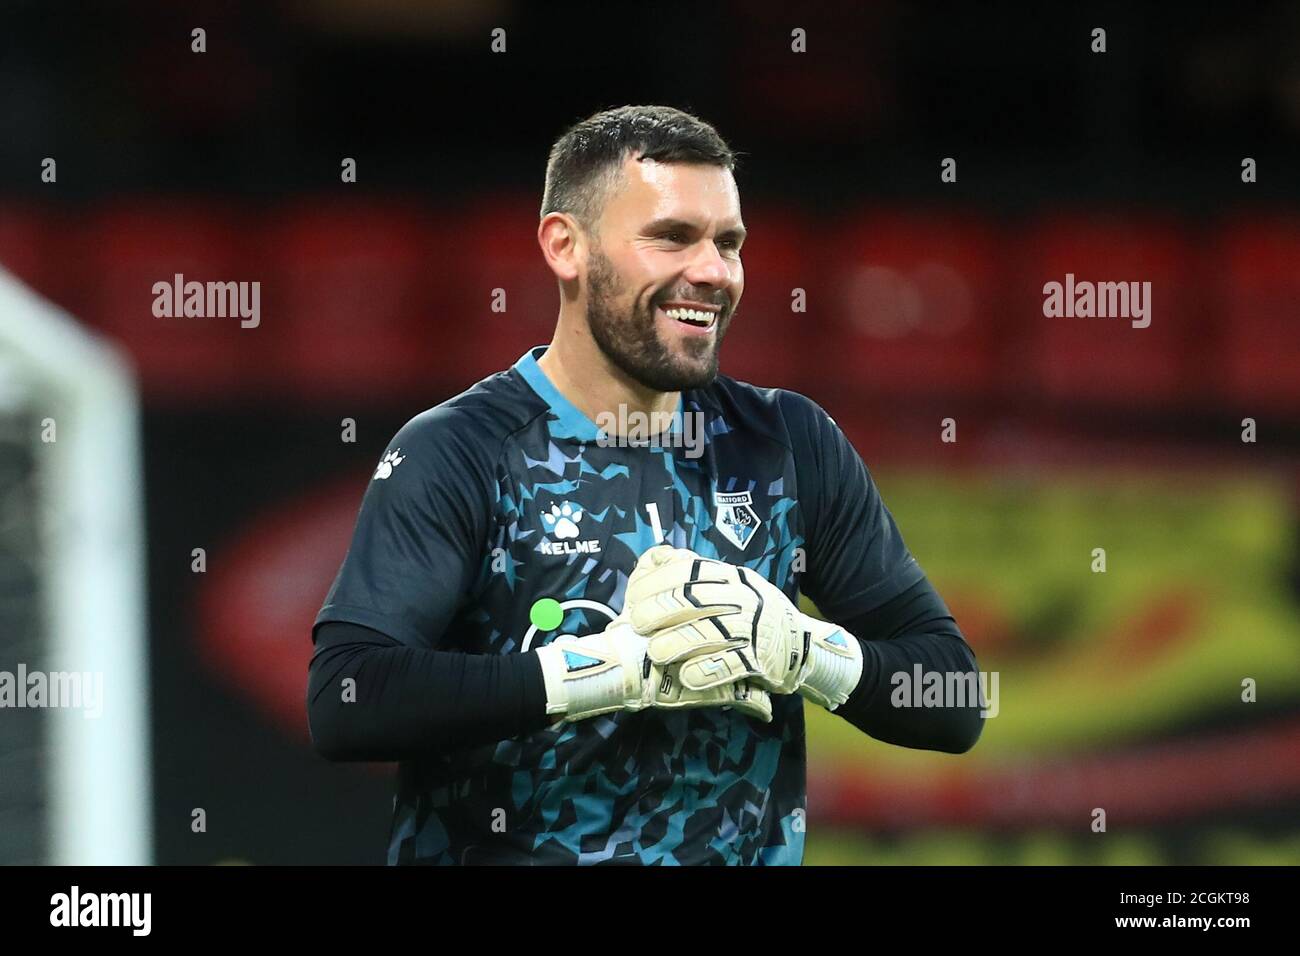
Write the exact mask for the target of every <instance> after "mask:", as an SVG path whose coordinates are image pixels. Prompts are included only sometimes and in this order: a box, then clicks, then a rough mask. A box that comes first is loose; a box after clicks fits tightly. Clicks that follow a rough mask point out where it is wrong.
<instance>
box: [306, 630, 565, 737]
mask: <svg viewBox="0 0 1300 956" xmlns="http://www.w3.org/2000/svg"><path fill="white" fill-rule="evenodd" d="M348 680H351V681H352V682H353V683H352V684H347V683H345V682H346V681H348ZM307 716H308V723H309V726H310V729H311V735H312V741H313V744H314V745H315V747H316V750H317V752H319V753H320V754H321V755H322V756H324V757H326V758H327V759H329V760H373V761H392V760H407V759H412V758H415V757H419V756H422V755H427V754H429V753H432V752H439V751H449V750H459V749H462V748H467V747H473V746H477V745H481V744H487V743H493V742H495V741H498V740H506V739H509V738H513V737H518V736H521V735H524V734H527V733H531V732H532V731H535V730H539V729H541V728H543V727H545V726H546V725H547V723H548V722H549V721H550V720H552V719H553V718H550V717H548V716H547V715H546V690H545V687H544V685H543V682H542V672H541V666H540V665H539V663H538V660H537V655H536V654H535V653H528V654H504V655H495V654H491V655H488V654H466V653H460V652H456V651H436V650H424V649H421V648H415V647H409V646H405V645H403V644H401V643H399V642H398V641H395V640H393V639H392V638H390V637H387V636H386V635H384V634H381V633H379V632H378V631H374V630H371V629H370V628H366V627H362V626H360V625H357V624H350V623H346V622H331V623H325V624H322V625H321V626H320V627H319V628H317V632H316V651H315V654H314V655H313V656H312V660H311V665H310V667H309V671H308V682H307Z"/></svg>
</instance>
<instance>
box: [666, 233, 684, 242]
mask: <svg viewBox="0 0 1300 956" xmlns="http://www.w3.org/2000/svg"><path fill="white" fill-rule="evenodd" d="M664 238H665V239H667V240H668V241H669V242H685V241H686V237H685V236H683V235H682V234H681V233H680V232H666V233H664Z"/></svg>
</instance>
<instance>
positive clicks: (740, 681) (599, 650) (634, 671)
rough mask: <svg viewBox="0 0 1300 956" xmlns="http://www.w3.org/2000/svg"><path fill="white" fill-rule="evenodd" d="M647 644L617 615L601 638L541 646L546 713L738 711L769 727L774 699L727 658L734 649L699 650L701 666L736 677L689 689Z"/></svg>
mask: <svg viewBox="0 0 1300 956" xmlns="http://www.w3.org/2000/svg"><path fill="white" fill-rule="evenodd" d="M648 645H649V641H648V640H647V639H646V638H645V637H642V636H641V635H640V634H637V633H636V631H634V630H633V629H632V627H631V625H630V624H628V623H627V621H626V620H624V619H623V618H622V617H619V618H616V619H615V620H614V621H612V622H611V623H610V624H609V626H608V627H607V628H605V630H604V631H602V632H601V633H599V634H588V635H586V636H585V637H574V636H570V635H566V636H564V637H560V638H557V639H556V640H554V641H552V642H551V643H550V644H547V645H545V646H544V647H539V648H538V649H537V656H538V658H539V659H540V660H541V663H542V679H543V681H544V682H545V684H546V712H547V713H548V714H562V715H563V716H564V719H565V720H570V721H572V720H582V719H584V718H587V717H594V716H596V715H597V714H607V713H610V712H612V711H618V710H629V711H638V710H644V709H646V708H647V707H660V708H665V709H668V710H680V709H687V708H694V707H735V708H736V709H737V710H739V711H741V712H742V713H744V714H746V715H748V716H750V717H755V718H757V719H758V720H761V721H762V722H763V723H765V724H766V723H771V721H772V699H771V697H769V696H768V693H767V691H765V690H763V689H762V688H761V687H757V686H754V685H753V684H752V683H751V682H750V681H748V680H745V679H744V674H743V673H742V669H741V668H740V667H738V666H737V664H736V662H734V661H731V660H730V659H729V658H730V657H731V656H733V655H734V654H735V652H734V651H718V652H701V653H702V655H703V656H702V657H701V659H700V660H701V666H707V667H711V668H715V669H716V670H717V671H719V672H721V673H729V674H735V676H734V677H732V678H731V679H730V680H726V681H722V680H719V681H716V682H714V683H711V684H710V685H709V686H708V687H699V688H688V687H685V686H683V684H682V682H681V681H680V680H679V679H678V675H677V668H676V667H661V666H659V665H657V664H655V663H654V662H653V661H651V660H650V656H649V654H648V652H647V647H648ZM710 662H711V663H710Z"/></svg>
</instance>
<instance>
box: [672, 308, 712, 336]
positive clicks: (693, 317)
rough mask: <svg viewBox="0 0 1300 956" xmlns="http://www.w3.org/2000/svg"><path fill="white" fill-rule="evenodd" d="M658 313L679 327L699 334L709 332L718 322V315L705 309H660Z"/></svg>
mask: <svg viewBox="0 0 1300 956" xmlns="http://www.w3.org/2000/svg"><path fill="white" fill-rule="evenodd" d="M659 311H660V312H662V313H663V314H664V315H666V316H667V317H668V318H669V319H671V320H673V321H674V322H676V323H678V324H679V325H684V326H686V327H687V328H690V329H695V330H698V331H701V332H707V331H709V330H710V329H712V328H713V326H714V325H715V324H716V323H717V321H718V313H717V312H710V311H708V310H706V309H691V308H686V307H682V306H674V307H672V308H669V309H665V308H662V307H661V308H660V309H659Z"/></svg>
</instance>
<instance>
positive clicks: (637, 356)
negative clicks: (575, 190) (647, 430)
mask: <svg viewBox="0 0 1300 956" xmlns="http://www.w3.org/2000/svg"><path fill="white" fill-rule="evenodd" d="M587 285H588V291H587V326H588V327H589V328H590V329H591V336H592V338H593V339H595V341H596V345H597V346H598V347H599V348H600V350H601V352H603V353H604V354H605V357H606V358H608V359H609V360H610V362H612V363H613V364H614V365H615V367H617V368H618V369H619V370H620V371H622V372H623V373H624V374H625V375H627V376H628V377H630V378H631V379H633V380H634V381H636V382H639V383H640V384H641V385H643V386H645V387H646V388H651V389H654V390H655V391H657V392H676V391H681V390H683V389H688V388H703V387H704V386H705V385H708V384H709V383H710V382H712V381H713V380H714V379H715V378H717V376H718V353H719V351H720V350H721V348H722V337H723V336H724V335H725V334H726V332H727V326H728V325H729V324H730V323H731V315H730V313H729V312H727V310H726V309H725V308H724V309H723V311H722V313H721V314H719V316H718V319H717V323H718V325H717V330H716V331H715V333H714V334H713V335H712V336H710V337H708V338H704V337H699V338H695V337H691V338H687V339H684V340H682V342H681V349H682V351H683V352H684V353H686V356H685V357H682V356H679V355H675V354H674V353H673V350H672V349H671V348H669V346H668V344H667V343H665V342H664V341H663V340H662V339H660V337H659V330H658V328H657V327H656V323H655V306H656V304H657V303H656V300H657V298H658V297H657V296H655V297H652V298H651V299H650V301H649V302H648V303H647V304H646V305H644V306H641V305H637V304H633V306H632V307H631V311H630V313H629V312H628V310H627V309H626V308H623V307H621V306H619V305H618V296H619V294H620V293H621V292H622V286H621V283H620V282H619V281H618V274H617V273H616V272H615V270H614V264H613V263H612V262H610V261H609V259H608V258H607V257H605V256H604V255H603V254H601V253H599V252H596V253H594V254H593V256H592V260H591V268H590V271H589V272H588V275H587Z"/></svg>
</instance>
